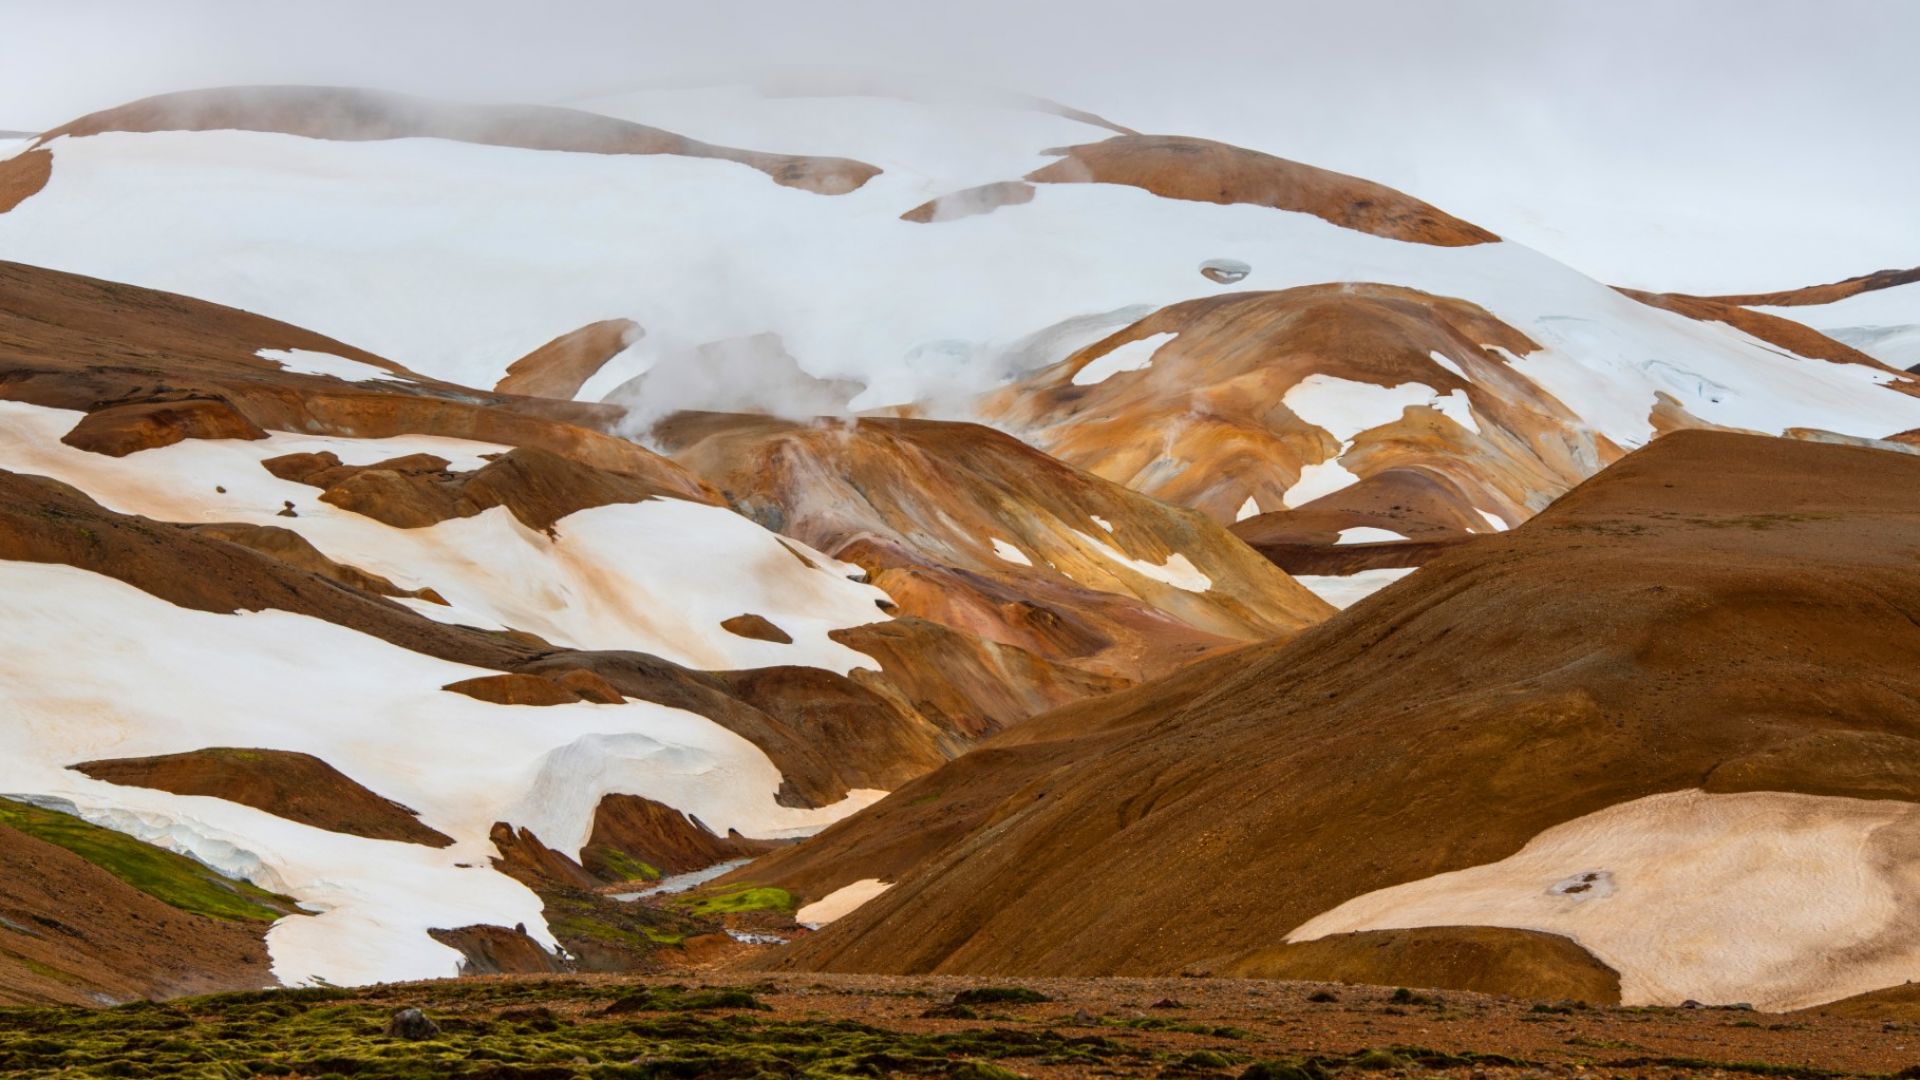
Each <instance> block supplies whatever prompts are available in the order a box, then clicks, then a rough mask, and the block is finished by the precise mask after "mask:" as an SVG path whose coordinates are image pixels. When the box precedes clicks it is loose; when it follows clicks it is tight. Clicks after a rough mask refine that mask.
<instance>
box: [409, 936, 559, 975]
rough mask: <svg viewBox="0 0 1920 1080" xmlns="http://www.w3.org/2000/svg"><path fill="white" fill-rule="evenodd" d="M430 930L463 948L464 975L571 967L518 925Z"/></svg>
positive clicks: (544, 971) (441, 940)
mask: <svg viewBox="0 0 1920 1080" xmlns="http://www.w3.org/2000/svg"><path fill="white" fill-rule="evenodd" d="M428 933H430V934H432V935H433V940H435V941H437V942H439V943H440V944H442V945H447V946H451V947H452V948H455V949H458V950H460V957H461V960H460V974H461V975H549V974H556V973H559V972H564V971H569V970H571V968H570V967H569V966H568V965H567V963H566V961H564V960H562V959H561V958H560V957H558V956H555V955H554V954H552V953H550V952H548V951H547V950H546V949H544V948H542V947H541V946H540V943H539V942H537V941H535V940H533V939H532V938H531V937H528V936H527V932H526V931H525V930H521V929H518V928H516V929H511V930H510V929H508V928H506V927H504V926H485V925H481V926H462V927H457V928H455V929H452V930H430V931H428Z"/></svg>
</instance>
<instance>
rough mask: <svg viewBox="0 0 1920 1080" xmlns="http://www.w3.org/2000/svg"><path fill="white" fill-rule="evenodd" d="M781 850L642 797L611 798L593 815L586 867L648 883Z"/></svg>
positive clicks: (606, 876) (583, 854)
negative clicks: (719, 833) (722, 833)
mask: <svg viewBox="0 0 1920 1080" xmlns="http://www.w3.org/2000/svg"><path fill="white" fill-rule="evenodd" d="M779 846H780V845H779V844H778V843H776V842H772V841H767V840H750V839H748V838H746V837H744V836H741V835H740V834H738V833H728V834H727V835H725V836H717V835H715V834H714V833H713V831H712V830H710V829H708V828H707V827H706V826H705V825H703V824H701V823H700V821H699V820H697V819H694V818H689V817H688V816H687V815H685V814H683V813H681V812H680V811H678V810H675V809H674V808H673V807H671V806H666V805H664V804H662V803H657V802H654V801H653V800H652V799H646V798H641V797H640V796H638V795H608V796H607V797H606V798H604V799H601V800H600V806H599V807H598V808H597V809H596V810H594V813H593V833H592V835H590V836H589V837H588V838H587V846H586V847H584V848H581V849H580V864H581V865H582V866H583V867H584V868H585V869H586V870H587V872H588V873H591V874H593V875H595V876H596V877H599V878H600V879H602V880H604V881H646V880H651V879H653V878H658V877H663V876H671V875H673V874H685V873H689V872H691V871H694V870H700V869H704V868H706V867H709V866H712V865H714V864H715V863H723V862H727V861H729V860H731V859H741V858H751V857H752V856H755V855H762V854H765V853H766V852H768V851H771V850H773V849H774V848H776V847H779Z"/></svg>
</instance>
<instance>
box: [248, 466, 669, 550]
mask: <svg viewBox="0 0 1920 1080" xmlns="http://www.w3.org/2000/svg"><path fill="white" fill-rule="evenodd" d="M260 464H261V465H262V466H263V467H264V468H265V469H266V470H267V471H268V472H270V473H273V474H274V475H275V476H278V477H280V478H281V479H282V480H292V481H294V482H296V483H301V484H309V485H312V486H313V487H317V488H320V489H321V490H322V494H321V496H320V499H321V501H322V502H326V503H331V504H332V505H334V506H338V507H340V508H341V509H342V510H351V511H353V512H354V513H356V514H364V515H366V516H367V517H370V518H373V519H374V520H375V521H380V522H384V523H385V524H388V525H392V526H394V527H395V528H400V529H419V528H425V527H427V526H430V525H438V524H439V523H440V522H442V521H448V520H450V519H453V518H462V517H472V516H474V515H475V514H479V513H482V512H484V511H487V510H490V509H492V508H494V507H496V506H504V507H506V508H507V509H508V510H509V511H510V512H512V514H513V516H514V517H517V518H519V519H520V522H521V524H523V525H525V526H527V527H528V528H530V529H537V530H539V531H541V532H551V531H552V530H553V528H554V526H555V524H556V523H557V522H559V520H560V519H561V518H563V517H566V516H567V515H568V514H571V513H574V512H576V511H580V510H588V509H591V508H593V507H596V506H607V505H610V504H613V503H628V502H640V501H642V500H644V499H650V498H653V497H654V496H656V495H662V494H676V495H677V494H680V492H678V491H663V490H662V489H661V488H659V487H657V486H655V485H654V484H652V483H650V482H648V481H647V480H646V479H645V478H643V477H637V476H633V475H630V474H627V473H617V472H608V471H606V470H604V469H598V468H595V467H593V466H591V465H585V464H582V463H580V462H577V461H572V460H570V459H568V458H564V457H562V456H560V455H559V454H554V453H550V452H548V451H545V450H541V449H537V448H533V447H519V448H517V449H514V450H510V451H508V452H507V453H505V454H502V455H500V456H499V457H497V458H495V459H494V460H493V461H490V462H488V463H487V464H486V465H485V466H483V467H481V468H480V469H477V470H475V471H473V472H455V471H452V470H451V469H450V468H449V464H450V463H449V462H448V461H447V460H446V459H445V458H441V457H435V456H433V455H432V454H409V455H407V456H405V457H399V458H392V459H389V460H387V461H378V462H375V463H373V464H371V465H342V464H341V463H340V458H339V456H338V455H336V454H334V453H332V452H330V451H323V452H320V453H300V454H288V455H285V456H282V457H277V458H268V459H267V460H265V461H263V462H261V463H260Z"/></svg>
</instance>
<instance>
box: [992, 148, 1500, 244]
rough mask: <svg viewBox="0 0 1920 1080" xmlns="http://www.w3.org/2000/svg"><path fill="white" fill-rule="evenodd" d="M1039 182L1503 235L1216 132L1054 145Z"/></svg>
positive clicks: (1442, 237) (1463, 240)
mask: <svg viewBox="0 0 1920 1080" xmlns="http://www.w3.org/2000/svg"><path fill="white" fill-rule="evenodd" d="M1054 153H1057V154H1060V155H1061V159H1060V160H1059V161H1056V162H1054V163H1053V164H1051V165H1048V166H1046V167H1045V168H1042V169H1039V170H1036V171H1034V172H1032V173H1029V174H1027V177H1026V178H1027V179H1028V180H1031V181H1034V182H1037V183H1053V184H1072V183H1094V184H1127V185H1131V186H1133V187H1137V188H1143V189H1145V190H1147V191H1151V192H1153V193H1154V194H1155V195H1159V196H1162V197H1164V198H1169V199H1192V200H1195V201H1198V202H1211V203H1252V204H1254V205H1256V206H1270V207H1273V208H1274V209H1276V210H1293V211H1297V212H1300V213H1304V214H1312V215H1314V216H1315V217H1318V218H1321V219H1323V220H1325V221H1328V222H1331V223H1333V224H1335V225H1339V226H1342V227H1344V228H1348V229H1358V230H1359V231H1361V232H1364V233H1371V234H1373V235H1375V236H1385V237H1389V238H1391V239H1394V240H1406V241H1410V242H1412V243H1419V244H1434V245H1437V246H1440V247H1463V246H1466V245H1468V244H1487V243H1492V242H1494V241H1497V240H1499V239H1500V238H1499V237H1497V236H1495V235H1494V234H1492V233H1490V232H1488V231H1487V230H1485V229H1482V228H1480V227H1479V226H1477V225H1472V224H1469V223H1467V222H1465V221H1461V220H1460V219H1459V218H1457V217H1454V216H1453V215H1451V214H1448V213H1446V212H1444V211H1442V210H1438V209H1435V208H1434V207H1432V206H1429V205H1427V204H1426V203H1424V202H1421V201H1420V200H1419V199H1416V198H1414V197H1413V196H1411V195H1407V194H1404V193H1402V192H1398V191H1395V190H1394V189H1392V188H1390V187H1387V186H1385V185H1383V184H1376V183H1374V182H1373V181H1371V180H1362V179H1360V178H1359V177H1357V176H1347V175H1345V174H1343V173H1337V172H1332V171H1330V170H1327V169H1320V168H1316V167H1314V166H1312V165H1302V164H1301V163H1299V162H1297V161H1288V160H1286V159H1285V158H1278V157H1274V156H1273V155H1271V154H1263V153H1260V152H1259V151H1257V150H1247V149H1244V148H1242V147H1238V146H1231V145H1228V144H1227V143H1218V142H1213V141H1212V140H1210V139H1195V138H1189V137H1186V136H1181V135H1119V136H1115V137H1114V138H1111V139H1107V140H1105V141H1102V142H1097V143H1087V144H1084V145H1081V146H1069V147H1065V148H1063V149H1060V150H1056V151H1054Z"/></svg>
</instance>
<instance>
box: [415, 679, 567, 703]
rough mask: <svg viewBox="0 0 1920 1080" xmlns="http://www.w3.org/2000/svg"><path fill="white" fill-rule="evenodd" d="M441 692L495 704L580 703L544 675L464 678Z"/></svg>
mask: <svg viewBox="0 0 1920 1080" xmlns="http://www.w3.org/2000/svg"><path fill="white" fill-rule="evenodd" d="M440 689H442V690H448V691H452V692H453V693H456V694H465V695H467V696H468V697H470V698H474V699H476V700H479V701H490V702H492V703H493V704H495V705H571V704H573V703H574V702H577V701H580V700H581V697H580V695H579V694H576V693H574V692H573V691H572V690H570V689H568V688H567V687H564V686H561V685H560V684H559V683H558V682H556V681H554V680H552V679H549V678H547V677H546V676H544V675H523V674H519V673H509V674H505V675H482V676H479V677H478V678H473V679H461V680H460V681H458V682H450V683H448V684H447V685H445V686H443V687H441V688H440Z"/></svg>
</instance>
